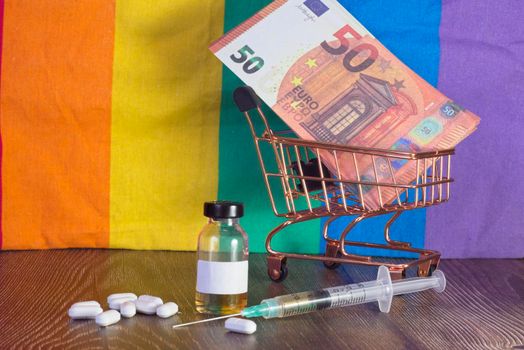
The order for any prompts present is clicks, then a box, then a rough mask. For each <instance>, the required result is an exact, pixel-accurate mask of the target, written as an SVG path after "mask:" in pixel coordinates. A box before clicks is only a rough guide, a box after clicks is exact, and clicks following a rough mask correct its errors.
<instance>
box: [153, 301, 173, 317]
mask: <svg viewBox="0 0 524 350" xmlns="http://www.w3.org/2000/svg"><path fill="white" fill-rule="evenodd" d="M177 312H178V305H177V304H175V303H173V302H169V303H165V304H164V305H161V306H159V307H158V308H157V309H156V315H157V316H158V317H162V318H168V317H171V316H173V315H174V314H176V313H177Z"/></svg>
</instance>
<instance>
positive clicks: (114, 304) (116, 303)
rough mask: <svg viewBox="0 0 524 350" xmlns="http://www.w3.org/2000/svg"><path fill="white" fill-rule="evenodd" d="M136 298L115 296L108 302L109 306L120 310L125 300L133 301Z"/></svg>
mask: <svg viewBox="0 0 524 350" xmlns="http://www.w3.org/2000/svg"><path fill="white" fill-rule="evenodd" d="M135 300H136V299H132V298H129V297H123V298H116V299H113V300H111V302H110V303H109V308H110V309H112V310H120V306H121V305H122V304H123V303H125V302H126V301H135Z"/></svg>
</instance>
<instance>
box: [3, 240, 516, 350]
mask: <svg viewBox="0 0 524 350" xmlns="http://www.w3.org/2000/svg"><path fill="white" fill-rule="evenodd" d="M288 267H289V277H288V278H287V279H286V280H285V281H284V282H283V283H281V284H277V283H274V282H271V281H270V280H269V278H268V277H267V275H266V264H265V256H264V255H252V256H251V257H250V269H249V304H255V303H259V302H260V301H261V300H262V299H264V298H267V297H272V296H276V295H280V294H286V293H291V292H298V291H304V290H311V289H317V288H325V287H330V286H336V285H341V284H347V283H354V282H360V281H367V280H371V279H374V278H375V275H376V268H371V267H356V266H352V265H346V266H342V267H341V268H339V269H337V270H328V269H326V268H324V267H323V265H322V264H321V263H317V262H311V261H297V260H291V261H289V263H288ZM441 269H442V271H444V272H445V273H446V276H447V279H448V285H447V289H446V291H445V292H444V293H442V294H437V293H435V292H433V291H425V292H422V293H418V294H412V295H407V296H399V297H395V298H394V300H393V305H392V308H391V312H390V313H389V314H384V313H380V312H379V310H378V307H377V305H375V304H365V305H358V306H352V307H347V308H340V309H333V310H324V311H321V312H316V313H311V314H306V315H301V316H295V317H289V318H285V319H272V320H264V319H257V320H256V323H257V325H258V330H257V332H256V333H255V334H253V335H241V334H233V333H229V332H227V331H226V330H225V329H224V325H223V322H222V321H218V322H213V323H207V324H203V325H196V326H192V327H190V328H189V327H188V328H180V329H177V330H172V329H171V326H172V325H173V324H176V323H180V322H187V321H193V320H197V319H203V318H205V317H204V316H202V315H200V314H197V313H196V312H195V311H194V300H193V298H194V288H195V255H194V253H182V252H164V251H156V252H152V251H125V250H81V249H75V250H53V251H33V252H2V253H0V349H31V348H35V349H36V348H46V349H47V348H59V349H69V348H75V349H98V348H113V349H127V348H129V349H164V348H176V349H237V348H238V349H252V348H257V349H274V350H276V349H331V348H333V349H346V348H347V349H367V348H369V349H461V348H464V349H488V348H489V349H511V348H514V349H524V346H523V345H524V260H444V261H443V262H442V263H441ZM116 292H134V293H136V294H153V295H158V296H160V297H162V298H163V299H164V301H175V302H176V303H177V304H178V305H179V306H180V310H181V314H179V315H177V316H174V317H172V318H170V319H160V318H158V317H156V316H145V315H137V316H135V317H134V318H132V319H125V320H122V321H120V322H119V323H118V324H116V325H114V326H110V327H107V328H100V327H98V326H97V325H96V324H95V323H94V321H71V320H70V319H69V318H68V316H67V309H68V307H69V306H70V305H71V304H72V303H73V302H76V301H81V300H98V301H99V302H101V303H102V305H103V307H104V308H106V307H107V304H106V303H105V299H106V297H107V296H108V295H109V294H111V293H116Z"/></svg>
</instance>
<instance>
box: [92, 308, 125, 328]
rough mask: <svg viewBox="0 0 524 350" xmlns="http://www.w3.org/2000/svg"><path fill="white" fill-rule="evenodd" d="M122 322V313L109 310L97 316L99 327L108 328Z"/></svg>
mask: <svg viewBox="0 0 524 350" xmlns="http://www.w3.org/2000/svg"><path fill="white" fill-rule="evenodd" d="M118 321H120V312H118V311H116V310H107V311H104V312H102V313H101V314H100V315H98V316H96V319H95V322H96V324H97V325H99V326H102V327H106V326H109V325H112V324H115V323H117V322H118Z"/></svg>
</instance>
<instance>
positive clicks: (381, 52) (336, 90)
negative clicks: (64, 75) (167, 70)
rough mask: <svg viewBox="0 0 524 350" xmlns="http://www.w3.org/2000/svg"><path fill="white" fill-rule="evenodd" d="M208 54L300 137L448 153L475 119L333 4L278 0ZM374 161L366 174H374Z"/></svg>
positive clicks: (347, 165)
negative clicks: (237, 78)
mask: <svg viewBox="0 0 524 350" xmlns="http://www.w3.org/2000/svg"><path fill="white" fill-rule="evenodd" d="M210 49H211V51H212V52H213V53H214V54H215V55H216V56H217V57H218V58H219V59H220V60H221V61H222V62H223V63H224V64H225V65H226V66H227V67H228V68H229V69H230V70H231V71H232V72H233V73H235V74H236V75H237V76H238V77H239V78H240V79H242V80H243V81H244V82H245V83H246V84H247V85H249V86H251V87H252V88H253V89H254V91H255V92H256V93H257V94H258V96H259V97H260V98H261V99H262V100H263V101H264V102H265V103H266V104H268V105H269V106H270V107H271V108H272V109H273V110H274V111H275V112H276V113H277V115H278V116H280V118H282V119H283V120H284V121H285V122H286V123H287V124H288V125H289V127H290V128H291V129H292V130H293V131H294V132H295V133H296V134H297V135H298V136H299V137H301V138H303V139H307V140H316V141H322V142H328V143H337V144H343V145H352V146H359V147H371V148H381V149H395V150H401V151H430V150H439V149H448V148H452V147H454V146H455V145H456V144H458V143H459V142H460V141H462V140H463V139H464V138H465V137H466V136H468V135H469V134H470V133H472V132H473V131H474V130H475V129H476V128H477V126H478V124H479V121H480V119H479V118H478V117H477V116H476V115H474V114H473V113H471V112H469V111H466V110H464V109H463V108H461V107H460V106H459V105H458V104H456V103H455V102H453V101H451V100H450V99H449V98H447V97H446V96H444V95H443V94H442V93H440V92H439V91H438V90H436V89H435V88H433V87H432V86H431V85H430V84H428V83H427V82H426V81H424V80H423V79H422V78H421V77H420V76H418V75H417V74H416V73H415V72H413V71H412V70H411V69H409V68H408V67H407V66H406V65H404V64H403V63H402V62H401V61H400V60H399V59H398V58H396V57H395V56H394V55H393V54H392V53H391V52H389V51H388V50H387V49H386V48H385V47H384V46H383V45H382V44H381V43H380V42H379V41H378V40H377V39H375V38H374V37H373V35H371V33H369V32H368V31H367V30H366V28H364V27H363V26H362V25H361V24H360V23H359V22H358V21H357V20H356V19H355V18H354V17H353V16H352V15H351V14H350V13H348V12H347V11H346V10H345V9H344V8H343V7H342V6H341V5H340V4H338V2H336V1H335V0H288V1H284V0H277V1H274V2H273V3H271V4H270V5H268V6H267V7H265V8H264V9H262V10H261V11H259V12H258V13H256V14H255V15H254V16H253V17H251V18H249V19H248V20H247V21H245V22H244V23H242V24H241V25H239V26H238V27H236V28H234V29H233V30H231V31H230V32H228V33H227V34H225V35H224V36H223V37H221V38H220V39H218V40H217V41H215V42H214V43H213V44H211V46H210ZM332 158H333V157H332V156H330V155H328V154H325V155H323V159H322V161H323V162H324V163H325V164H326V165H327V166H328V167H329V168H333V165H334V159H332ZM338 162H339V164H340V167H341V170H342V174H341V176H342V177H344V178H345V179H347V180H356V179H353V177H354V176H355V171H354V169H353V168H352V164H353V163H352V161H350V160H346V159H343V158H342V159H338ZM364 163H366V162H365V160H364ZM370 163H371V162H369V164H368V168H369V169H367V170H365V171H364V173H366V172H367V173H368V176H369V177H372V178H375V177H379V176H380V174H378V175H375V174H374V172H373V171H372V170H371V164H370ZM393 166H394V168H395V169H394V171H395V176H396V177H397V178H411V179H413V180H414V179H415V178H416V176H417V175H420V174H416V171H415V170H414V169H413V167H412V166H410V164H409V163H406V162H395V163H394V164H393ZM421 171H424V170H421ZM384 176H387V175H384ZM375 180H376V181H379V180H385V179H381V178H376V179H375ZM367 196H368V197H369V198H368V203H373V204H372V205H375V206H378V203H377V201H376V200H374V198H373V194H372V193H369V194H367ZM394 198H395V196H394V194H392V195H391V198H387V200H389V201H392V200H394Z"/></svg>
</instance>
